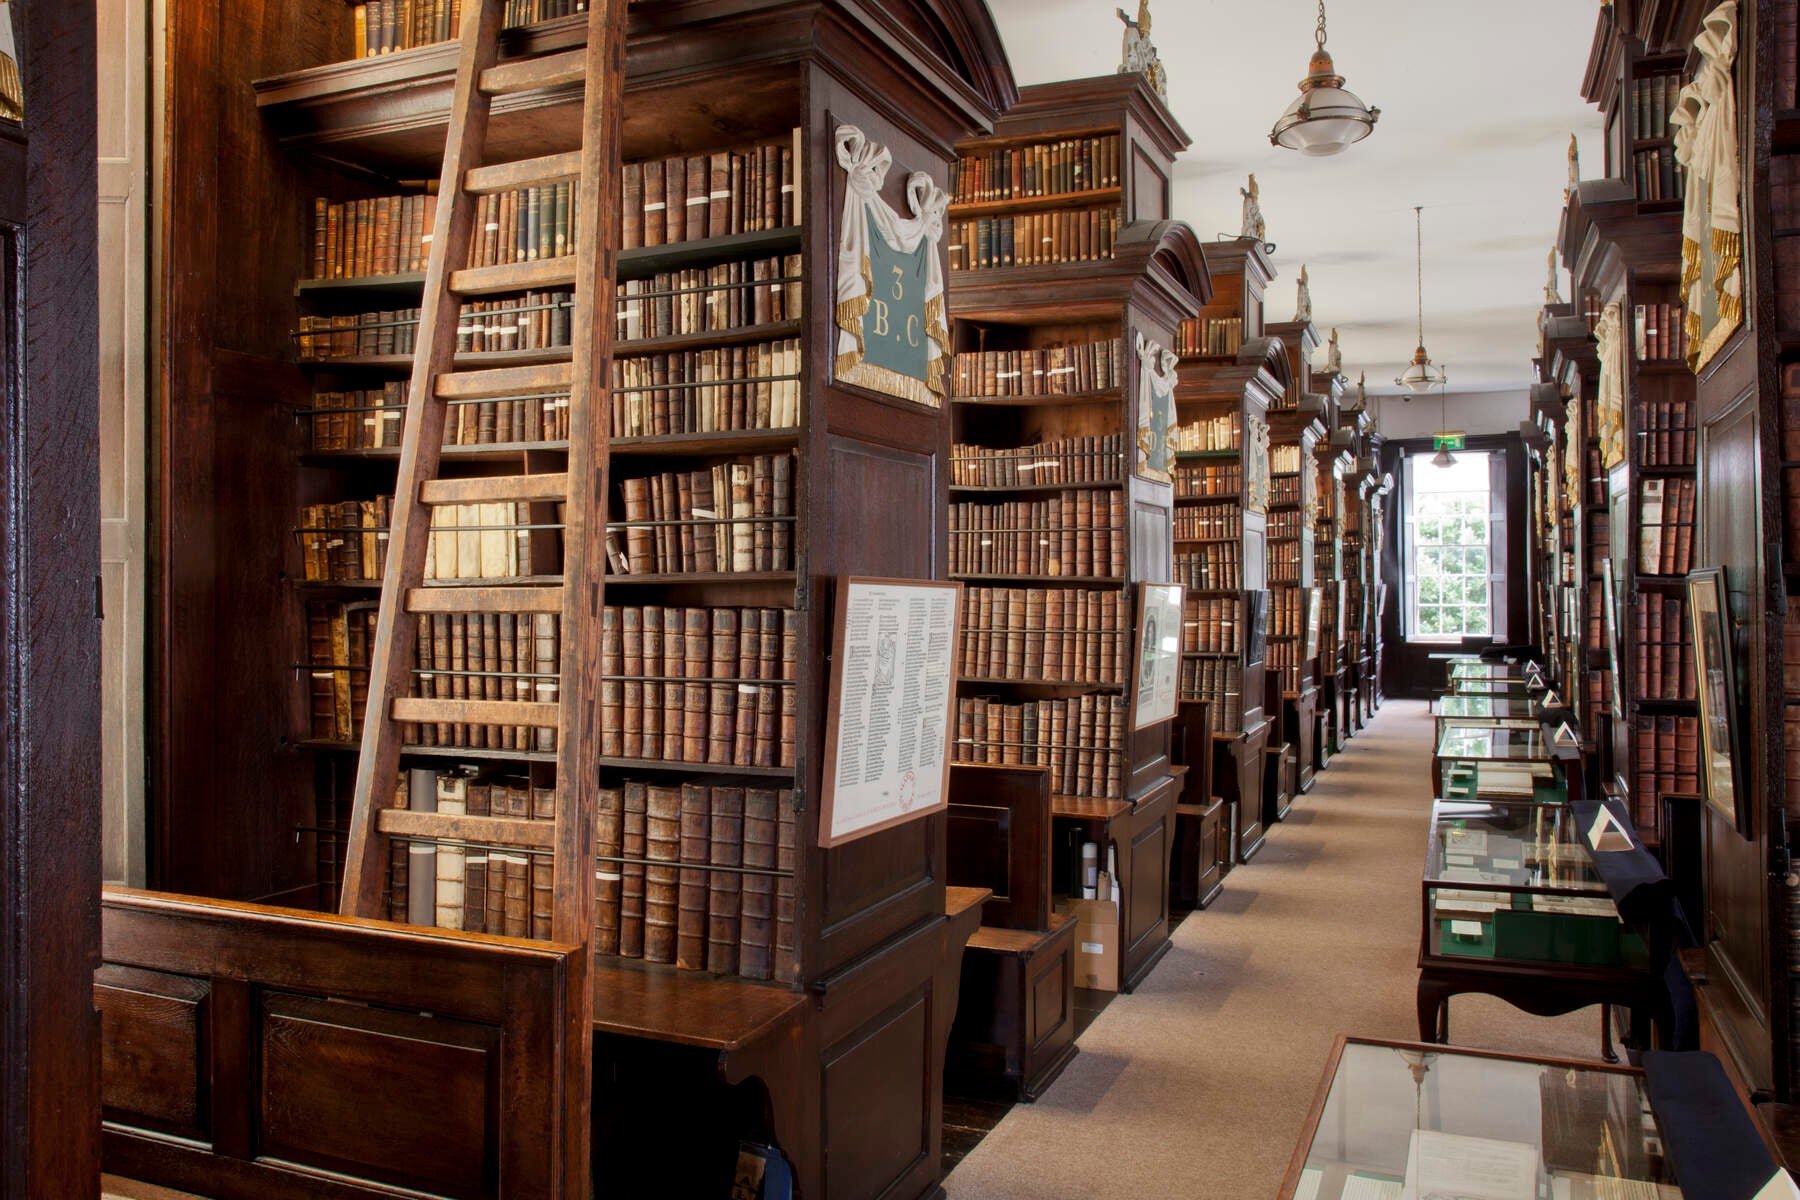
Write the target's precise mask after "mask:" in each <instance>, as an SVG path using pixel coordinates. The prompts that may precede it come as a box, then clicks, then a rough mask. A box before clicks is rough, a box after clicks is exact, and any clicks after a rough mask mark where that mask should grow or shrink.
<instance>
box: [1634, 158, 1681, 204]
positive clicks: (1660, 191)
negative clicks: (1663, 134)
mask: <svg viewBox="0 0 1800 1200" xmlns="http://www.w3.org/2000/svg"><path fill="white" fill-rule="evenodd" d="M1631 170H1632V182H1633V185H1634V186H1635V187H1636V189H1637V198H1638V199H1639V200H1640V201H1645V200H1680V199H1681V198H1682V197H1683V196H1684V195H1686V194H1687V168H1686V167H1684V166H1682V165H1681V164H1680V163H1679V162H1677V161H1675V148H1674V147H1673V146H1657V147H1655V148H1653V149H1650V150H1639V151H1637V152H1636V153H1635V154H1633V155H1632V156H1631Z"/></svg>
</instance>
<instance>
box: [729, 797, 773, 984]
mask: <svg viewBox="0 0 1800 1200" xmlns="http://www.w3.org/2000/svg"><path fill="white" fill-rule="evenodd" d="M778 823H779V815H778V809H777V805H776V799H775V790H774V789H773V788H762V787H749V788H745V789H744V838H743V866H744V876H743V883H742V886H741V900H740V916H739V936H738V965H737V973H738V974H739V975H742V976H743V977H744V978H746V979H769V978H771V977H772V976H773V975H774V957H773V953H772V952H773V949H774V947H773V945H772V938H773V934H774V928H775V877H774V876H773V875H770V874H763V873H762V872H768V871H774V870H775V869H776V863H777V857H778V850H777V838H778Z"/></svg>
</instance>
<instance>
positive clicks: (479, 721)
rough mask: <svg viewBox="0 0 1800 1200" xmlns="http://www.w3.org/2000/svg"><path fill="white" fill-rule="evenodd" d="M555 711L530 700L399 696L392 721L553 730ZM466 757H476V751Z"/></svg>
mask: <svg viewBox="0 0 1800 1200" xmlns="http://www.w3.org/2000/svg"><path fill="white" fill-rule="evenodd" d="M558 712H559V710H558V708H557V706H556V705H554V704H542V703H539V702H537V701H531V700H435V699H428V698H426V697H423V696H401V697H399V698H397V699H396V700H395V701H394V710H393V717H394V720H396V721H417V722H419V723H421V724H423V723H426V722H430V723H433V724H445V723H449V724H456V725H528V726H533V727H536V728H552V729H553V728H555V727H556V722H557V714H558ZM469 753H470V754H472V755H476V756H477V757H479V756H480V753H481V752H480V751H478V750H471V751H469Z"/></svg>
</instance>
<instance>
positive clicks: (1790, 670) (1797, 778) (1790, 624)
mask: <svg viewBox="0 0 1800 1200" xmlns="http://www.w3.org/2000/svg"><path fill="white" fill-rule="evenodd" d="M1781 687H1782V692H1783V693H1784V695H1785V698H1786V700H1787V703H1786V704H1784V705H1783V706H1782V709H1781V730H1782V753H1783V755H1784V756H1785V758H1784V762H1785V764H1786V769H1785V770H1784V771H1783V772H1782V788H1783V805H1784V807H1785V808H1786V810H1787V812H1788V815H1789V818H1790V820H1791V819H1793V818H1795V817H1800V604H1793V603H1789V604H1788V606H1787V611H1786V612H1785V613H1783V614H1782V617H1781Z"/></svg>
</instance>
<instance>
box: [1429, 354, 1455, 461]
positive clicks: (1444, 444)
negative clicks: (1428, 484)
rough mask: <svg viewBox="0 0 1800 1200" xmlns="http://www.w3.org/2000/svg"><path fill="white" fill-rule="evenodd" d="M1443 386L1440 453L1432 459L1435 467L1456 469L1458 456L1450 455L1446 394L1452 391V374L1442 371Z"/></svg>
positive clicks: (1441, 394)
mask: <svg viewBox="0 0 1800 1200" xmlns="http://www.w3.org/2000/svg"><path fill="white" fill-rule="evenodd" d="M1438 376H1439V380H1440V384H1441V386H1440V387H1439V388H1438V405H1439V407H1438V452H1437V454H1435V455H1434V456H1432V459H1431V465H1432V466H1434V467H1454V466H1455V465H1456V455H1454V454H1452V453H1450V447H1449V445H1448V441H1449V434H1450V398H1449V396H1447V395H1446V394H1445V393H1447V392H1448V391H1449V390H1450V387H1449V384H1450V372H1448V371H1444V370H1442V369H1440V370H1439V372H1438Z"/></svg>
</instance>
